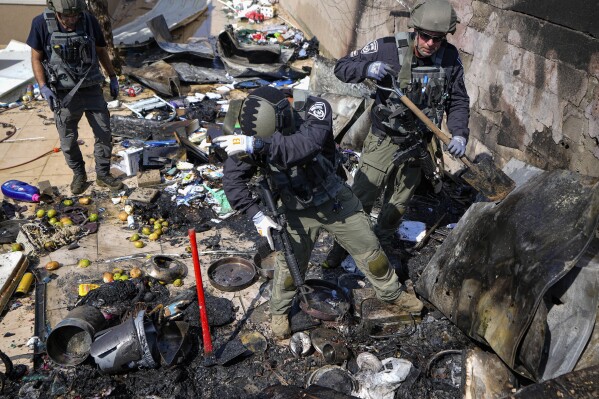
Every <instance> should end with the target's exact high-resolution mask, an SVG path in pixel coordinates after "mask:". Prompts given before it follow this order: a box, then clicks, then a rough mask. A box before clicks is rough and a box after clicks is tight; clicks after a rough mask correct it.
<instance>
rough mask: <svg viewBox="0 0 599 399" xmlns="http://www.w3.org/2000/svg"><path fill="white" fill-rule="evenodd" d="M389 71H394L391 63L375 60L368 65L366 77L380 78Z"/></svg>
mask: <svg viewBox="0 0 599 399" xmlns="http://www.w3.org/2000/svg"><path fill="white" fill-rule="evenodd" d="M391 72H395V71H394V70H393V68H392V67H391V65H389V64H386V63H384V62H382V61H375V62H372V63H371V64H370V65H368V69H367V70H366V77H367V78H370V79H374V80H381V79H383V78H384V77H385V76H387V75H388V74H389V73H391Z"/></svg>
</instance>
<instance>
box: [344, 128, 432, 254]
mask: <svg viewBox="0 0 599 399" xmlns="http://www.w3.org/2000/svg"><path fill="white" fill-rule="evenodd" d="M398 149H399V146H398V145H397V144H394V143H393V142H392V141H391V138H390V137H389V136H386V137H385V138H379V137H377V136H375V135H374V134H373V133H372V130H371V131H370V132H369V133H368V136H366V140H364V146H363V149H362V156H361V157H360V163H359V165H358V167H359V168H358V171H357V172H356V176H355V178H354V183H353V185H352V189H353V190H354V193H355V194H356V196H357V197H358V198H359V199H360V201H361V202H362V206H363V207H364V212H366V214H368V215H369V214H370V212H371V211H372V207H373V205H374V203H375V201H376V200H377V199H378V197H379V196H380V194H381V190H383V189H384V188H385V187H386V190H385V194H384V199H383V206H382V208H381V212H380V214H379V216H378V219H377V224H376V226H375V228H374V231H375V233H376V235H377V237H378V238H379V240H380V242H381V245H383V247H386V246H387V245H390V244H391V243H392V241H391V240H392V237H393V235H394V234H395V232H396V231H397V228H398V227H399V224H400V222H401V218H402V216H403V214H404V213H405V212H406V204H407V203H408V201H409V200H410V199H411V198H412V196H413V195H414V191H416V187H418V185H419V184H420V179H421V170H420V169H421V168H420V165H419V164H412V163H411V162H409V161H408V162H405V163H403V164H401V165H399V166H396V165H394V164H393V163H392V159H393V155H394V154H395V152H396V151H397V150H398Z"/></svg>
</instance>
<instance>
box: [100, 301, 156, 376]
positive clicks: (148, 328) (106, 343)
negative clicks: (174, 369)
mask: <svg viewBox="0 0 599 399" xmlns="http://www.w3.org/2000/svg"><path fill="white" fill-rule="evenodd" d="M144 316H145V311H144V310H142V311H140V312H139V313H138V314H137V316H135V317H134V318H130V319H127V320H125V321H124V322H123V323H121V324H119V325H118V326H115V327H111V328H109V329H106V330H104V331H100V332H99V333H98V334H96V337H95V339H94V342H93V344H92V346H91V350H90V353H91V355H92V357H93V358H94V360H95V362H96V364H97V365H98V366H99V367H100V370H102V371H103V372H105V373H118V372H121V371H125V370H128V369H131V368H135V367H143V368H153V367H156V366H157V365H158V364H157V362H156V360H155V359H157V358H158V355H157V352H158V349H157V333H156V328H155V327H154V324H153V323H152V321H151V320H146V319H145V317H144Z"/></svg>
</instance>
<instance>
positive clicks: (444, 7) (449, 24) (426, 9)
mask: <svg viewBox="0 0 599 399" xmlns="http://www.w3.org/2000/svg"><path fill="white" fill-rule="evenodd" d="M459 22H460V21H459V20H458V16H457V15H456V13H455V10H454V9H453V7H452V6H451V4H449V2H448V1H447V0H424V1H420V2H418V4H416V6H415V7H414V8H413V9H412V14H411V15H410V22H408V27H410V28H414V29H420V30H426V31H430V32H443V33H454V32H455V27H456V25H457V24H458V23H459Z"/></svg>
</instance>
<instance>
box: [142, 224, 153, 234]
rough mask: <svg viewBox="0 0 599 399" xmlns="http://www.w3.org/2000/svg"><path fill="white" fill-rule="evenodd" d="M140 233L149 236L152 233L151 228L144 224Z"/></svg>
mask: <svg viewBox="0 0 599 399" xmlns="http://www.w3.org/2000/svg"><path fill="white" fill-rule="evenodd" d="M141 234H143V235H146V236H149V235H150V234H152V230H151V229H150V228H149V227H148V226H144V227H142V228H141Z"/></svg>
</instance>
